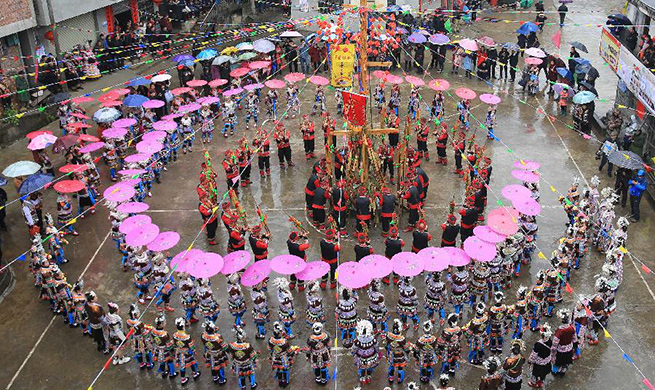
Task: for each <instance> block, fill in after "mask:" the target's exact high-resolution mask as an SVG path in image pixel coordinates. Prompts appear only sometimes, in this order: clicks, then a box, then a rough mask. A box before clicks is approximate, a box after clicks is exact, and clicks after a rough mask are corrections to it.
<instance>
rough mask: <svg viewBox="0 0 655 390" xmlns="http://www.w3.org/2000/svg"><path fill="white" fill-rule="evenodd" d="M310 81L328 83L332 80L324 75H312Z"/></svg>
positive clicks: (317, 83)
mask: <svg viewBox="0 0 655 390" xmlns="http://www.w3.org/2000/svg"><path fill="white" fill-rule="evenodd" d="M309 82H310V83H312V84H316V85H328V84H330V80H328V79H326V78H325V77H323V76H312V77H310V78H309Z"/></svg>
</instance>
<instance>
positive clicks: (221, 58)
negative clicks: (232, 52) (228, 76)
mask: <svg viewBox="0 0 655 390" xmlns="http://www.w3.org/2000/svg"><path fill="white" fill-rule="evenodd" d="M231 59H232V57H231V56H218V57H216V58H214V61H212V65H221V64H224V63H226V62H229V61H230V60H231Z"/></svg>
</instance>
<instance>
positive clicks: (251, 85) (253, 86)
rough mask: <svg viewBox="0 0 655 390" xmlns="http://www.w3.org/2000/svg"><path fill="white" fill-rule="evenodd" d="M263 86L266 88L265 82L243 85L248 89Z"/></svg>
mask: <svg viewBox="0 0 655 390" xmlns="http://www.w3.org/2000/svg"><path fill="white" fill-rule="evenodd" d="M262 88H264V84H262V83H256V84H248V85H246V86H244V87H243V89H245V90H246V91H252V90H254V89H262Z"/></svg>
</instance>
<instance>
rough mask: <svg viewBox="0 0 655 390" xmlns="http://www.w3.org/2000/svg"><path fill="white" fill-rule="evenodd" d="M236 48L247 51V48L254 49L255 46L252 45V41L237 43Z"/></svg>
mask: <svg viewBox="0 0 655 390" xmlns="http://www.w3.org/2000/svg"><path fill="white" fill-rule="evenodd" d="M236 48H237V50H239V51H246V50H253V49H254V48H255V47H254V46H253V45H252V42H241V43H239V44H238V45H236Z"/></svg>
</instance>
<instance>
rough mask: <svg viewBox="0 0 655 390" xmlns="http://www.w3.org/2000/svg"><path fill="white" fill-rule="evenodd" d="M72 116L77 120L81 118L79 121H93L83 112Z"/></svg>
mask: <svg viewBox="0 0 655 390" xmlns="http://www.w3.org/2000/svg"><path fill="white" fill-rule="evenodd" d="M71 116H73V117H75V118H79V119H91V118H89V117H88V116H86V115H84V114H82V113H81V112H74V113H72V114H71Z"/></svg>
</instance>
